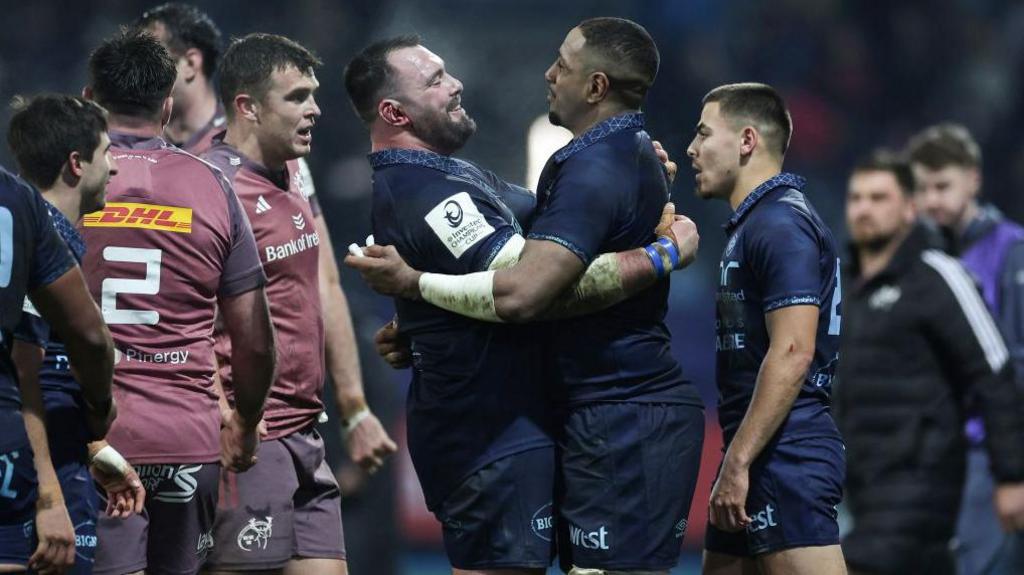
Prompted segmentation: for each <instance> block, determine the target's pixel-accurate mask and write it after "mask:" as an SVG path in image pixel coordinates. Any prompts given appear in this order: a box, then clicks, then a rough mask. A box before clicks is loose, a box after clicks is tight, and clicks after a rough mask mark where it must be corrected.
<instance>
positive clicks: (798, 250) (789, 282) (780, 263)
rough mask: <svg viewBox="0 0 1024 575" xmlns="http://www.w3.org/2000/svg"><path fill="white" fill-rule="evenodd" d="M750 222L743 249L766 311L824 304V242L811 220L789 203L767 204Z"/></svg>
mask: <svg viewBox="0 0 1024 575" xmlns="http://www.w3.org/2000/svg"><path fill="white" fill-rule="evenodd" d="M766 208H767V209H765V210H764V211H763V212H761V213H760V214H757V215H758V216H759V217H757V218H754V219H752V220H751V221H749V222H748V223H747V226H748V229H747V234H746V241H747V243H748V245H747V246H746V247H745V249H744V253H746V254H748V265H749V266H750V268H751V270H752V272H753V275H754V279H755V281H756V282H757V286H758V288H759V289H760V290H761V297H762V302H764V303H763V306H764V313H768V312H770V311H773V310H776V309H779V308H783V307H787V306H791V305H816V306H821V304H822V302H821V286H822V278H821V273H822V271H821V246H820V242H819V241H818V235H817V232H816V230H815V228H814V225H813V223H812V222H810V221H809V219H808V218H807V217H805V216H804V215H803V214H801V213H800V212H799V211H797V209H795V208H794V207H792V206H788V205H786V204H775V205H772V206H766Z"/></svg>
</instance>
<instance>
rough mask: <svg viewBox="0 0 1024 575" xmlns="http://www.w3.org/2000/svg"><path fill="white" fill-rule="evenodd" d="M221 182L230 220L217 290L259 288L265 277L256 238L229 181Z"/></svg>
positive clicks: (229, 293)
mask: <svg viewBox="0 0 1024 575" xmlns="http://www.w3.org/2000/svg"><path fill="white" fill-rule="evenodd" d="M222 185H223V186H225V194H226V196H227V202H228V214H229V217H230V221H231V244H230V247H229V250H230V251H229V252H228V256H227V259H226V260H225V261H224V270H223V272H222V274H221V280H220V287H219V288H218V290H217V294H218V295H220V296H221V297H231V296H236V295H239V294H242V293H245V292H247V291H252V290H254V289H256V288H259V287H261V286H263V285H264V284H266V282H267V279H266V276H265V275H264V273H263V265H262V264H261V263H260V254H259V251H258V249H257V248H256V238H255V237H254V236H253V235H252V227H251V226H250V225H249V219H248V218H246V217H245V213H244V212H243V211H242V206H241V204H239V201H238V196H236V195H235V190H234V188H232V187H231V184H228V183H227V182H226V181H224V182H222Z"/></svg>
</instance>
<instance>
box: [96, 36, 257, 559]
mask: <svg viewBox="0 0 1024 575" xmlns="http://www.w3.org/2000/svg"><path fill="white" fill-rule="evenodd" d="M142 71H145V73H142ZM175 76H176V73H175V67H174V61H173V60H172V59H171V57H170V55H169V54H168V53H167V51H166V50H165V49H164V47H163V46H161V45H160V43H159V42H157V41H156V40H155V39H154V38H153V37H152V36H151V35H149V34H144V33H140V32H137V31H124V32H121V33H119V34H117V35H115V36H114V37H112V38H110V39H108V40H106V41H104V42H103V43H102V44H101V45H100V46H99V47H98V48H97V49H96V50H95V51H94V52H93V53H92V55H91V56H90V58H89V85H88V86H87V87H86V88H85V90H84V95H85V96H86V97H87V98H89V99H93V100H95V101H96V102H97V103H98V104H100V105H102V106H103V107H104V108H106V109H107V110H108V111H109V125H110V139H111V142H112V144H113V145H112V153H113V156H114V159H115V160H116V161H117V163H118V174H117V175H116V176H115V177H113V178H112V179H111V181H110V184H109V185H108V197H107V200H108V202H107V205H106V207H105V208H104V210H103V211H102V212H96V213H94V214H90V215H89V216H87V217H85V218H84V224H83V225H84V227H83V230H84V231H83V237H84V239H85V241H86V243H87V244H89V245H92V246H95V247H94V249H92V250H90V251H87V252H86V255H85V258H84V260H83V261H84V266H83V267H84V269H85V270H86V275H87V277H88V281H89V287H90V289H91V291H92V293H93V297H94V298H95V299H96V300H97V301H100V302H101V307H102V310H103V315H104V318H105V320H106V321H107V324H108V325H110V326H111V331H112V332H113V334H114V340H115V342H116V344H117V348H118V352H119V353H118V365H117V369H116V371H115V395H117V396H118V397H119V398H120V399H121V400H122V401H123V402H124V404H125V415H124V417H122V418H121V419H119V420H118V422H117V424H116V425H115V426H114V427H113V428H112V429H111V432H110V435H109V437H108V441H109V442H110V444H111V445H113V446H114V447H115V448H116V449H117V450H118V451H120V452H121V453H123V454H124V456H125V458H127V460H128V461H130V462H131V463H132V464H133V465H134V466H135V468H136V470H137V471H138V473H139V476H140V478H141V480H142V482H143V485H144V486H145V487H146V491H147V494H148V496H147V498H146V502H145V513H143V514H142V515H133V516H131V517H128V518H110V517H100V520H99V523H98V526H97V534H98V538H99V546H98V548H97V550H96V563H95V572H96V573H104V574H107V573H109V574H122V573H131V572H138V571H140V570H142V569H145V570H146V572H147V573H151V574H152V573H195V572H198V570H199V567H200V565H201V564H202V562H203V560H204V558H205V556H206V553H207V552H208V551H209V549H210V547H211V545H212V542H213V539H212V528H213V517H214V512H215V510H216V502H217V494H218V479H219V476H220V469H221V452H222V447H221V441H224V442H225V444H226V446H225V447H224V448H223V452H224V454H225V457H224V459H223V463H224V465H226V466H228V467H233V468H236V469H244V468H246V467H248V466H250V465H252V463H253V462H254V460H255V456H254V452H255V449H256V445H257V442H258V437H257V425H258V424H259V421H260V419H261V414H262V411H263V403H264V400H265V398H266V394H267V390H268V389H269V387H270V384H271V382H272V381H273V374H274V362H275V354H274V335H273V328H272V326H271V323H270V314H269V311H268V309H267V303H266V294H265V292H264V289H263V285H264V283H265V277H264V275H263V271H262V268H261V265H260V261H259V255H258V254H257V253H256V243H255V240H254V238H253V236H252V231H251V229H250V228H249V225H248V222H247V220H246V218H245V215H244V214H243V213H242V210H241V206H240V204H239V203H238V199H237V198H236V196H235V194H234V191H233V190H232V188H231V186H230V184H229V183H228V182H227V180H226V179H225V178H224V177H223V175H222V174H221V173H220V172H219V171H218V170H216V169H214V168H212V167H211V166H210V165H209V164H207V163H206V162H203V161H201V160H199V159H197V158H196V157H195V156H192V155H190V154H188V153H186V152H183V151H181V150H179V149H178V148H176V147H174V146H171V145H169V144H167V143H166V142H165V141H164V140H163V139H161V137H160V136H161V134H162V133H163V128H164V125H165V124H166V123H167V121H168V118H169V117H170V114H171V109H172V106H173V102H172V99H171V97H170V91H171V87H172V85H173V84H174V81H175ZM218 311H219V313H220V315H221V316H222V318H223V322H224V325H225V326H226V329H227V332H228V333H229V334H230V335H231V340H232V343H233V346H232V352H233V353H232V355H231V360H230V363H231V365H232V367H233V368H234V370H235V372H236V373H237V376H238V382H239V384H238V385H236V386H235V406H236V409H235V410H234V411H233V412H232V414H231V416H229V417H227V418H226V421H225V430H224V433H223V434H221V433H220V428H221V422H222V416H221V411H220V409H219V407H218V395H217V393H216V391H215V390H214V385H213V375H214V369H215V366H214V356H213V328H214V315H215V312H218ZM219 438H220V439H219Z"/></svg>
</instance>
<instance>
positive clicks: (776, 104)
mask: <svg viewBox="0 0 1024 575" xmlns="http://www.w3.org/2000/svg"><path fill="white" fill-rule="evenodd" d="M702 102H703V103H704V104H705V105H707V104H710V103H712V102H718V105H719V107H720V110H721V113H722V115H723V116H726V117H728V118H732V119H736V120H740V121H747V122H751V123H753V124H754V125H755V126H756V127H757V128H758V131H760V132H761V134H762V136H764V138H765V139H766V140H768V142H769V144H771V147H772V151H774V152H776V153H777V154H778V155H779V157H782V156H785V155H786V150H787V149H789V139H790V137H791V136H792V134H793V119H792V117H791V116H790V115H789V110H787V109H786V102H785V101H784V100H783V99H782V96H781V95H779V93H778V92H777V91H776V90H775V88H772V87H771V86H769V85H767V84H758V83H756V82H744V83H740V84H726V85H724V86H719V87H717V88H715V89H714V90H711V91H710V92H708V93H707V95H705V96H704V99H703V100H702Z"/></svg>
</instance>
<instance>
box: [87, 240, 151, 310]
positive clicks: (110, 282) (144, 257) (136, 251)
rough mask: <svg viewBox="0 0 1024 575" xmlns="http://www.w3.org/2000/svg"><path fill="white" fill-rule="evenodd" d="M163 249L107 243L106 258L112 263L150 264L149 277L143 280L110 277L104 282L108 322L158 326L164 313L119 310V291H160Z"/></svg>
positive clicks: (104, 253)
mask: <svg viewBox="0 0 1024 575" xmlns="http://www.w3.org/2000/svg"><path fill="white" fill-rule="evenodd" d="M162 256H163V252H162V251H161V250H158V249H150V248H121V247H114V246H107V247H106V248H104V249H103V259H105V260H107V261H108V262H129V263H140V264H146V276H145V277H144V278H142V279H127V278H106V279H104V280H103V284H102V292H103V295H102V299H101V302H100V304H101V307H102V309H103V319H104V320H105V321H106V322H107V323H108V324H141V325H156V324H157V323H159V322H160V312H158V311H156V310H143V309H118V308H117V294H141V295H156V294H157V293H159V292H160V261H161V258H162Z"/></svg>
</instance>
